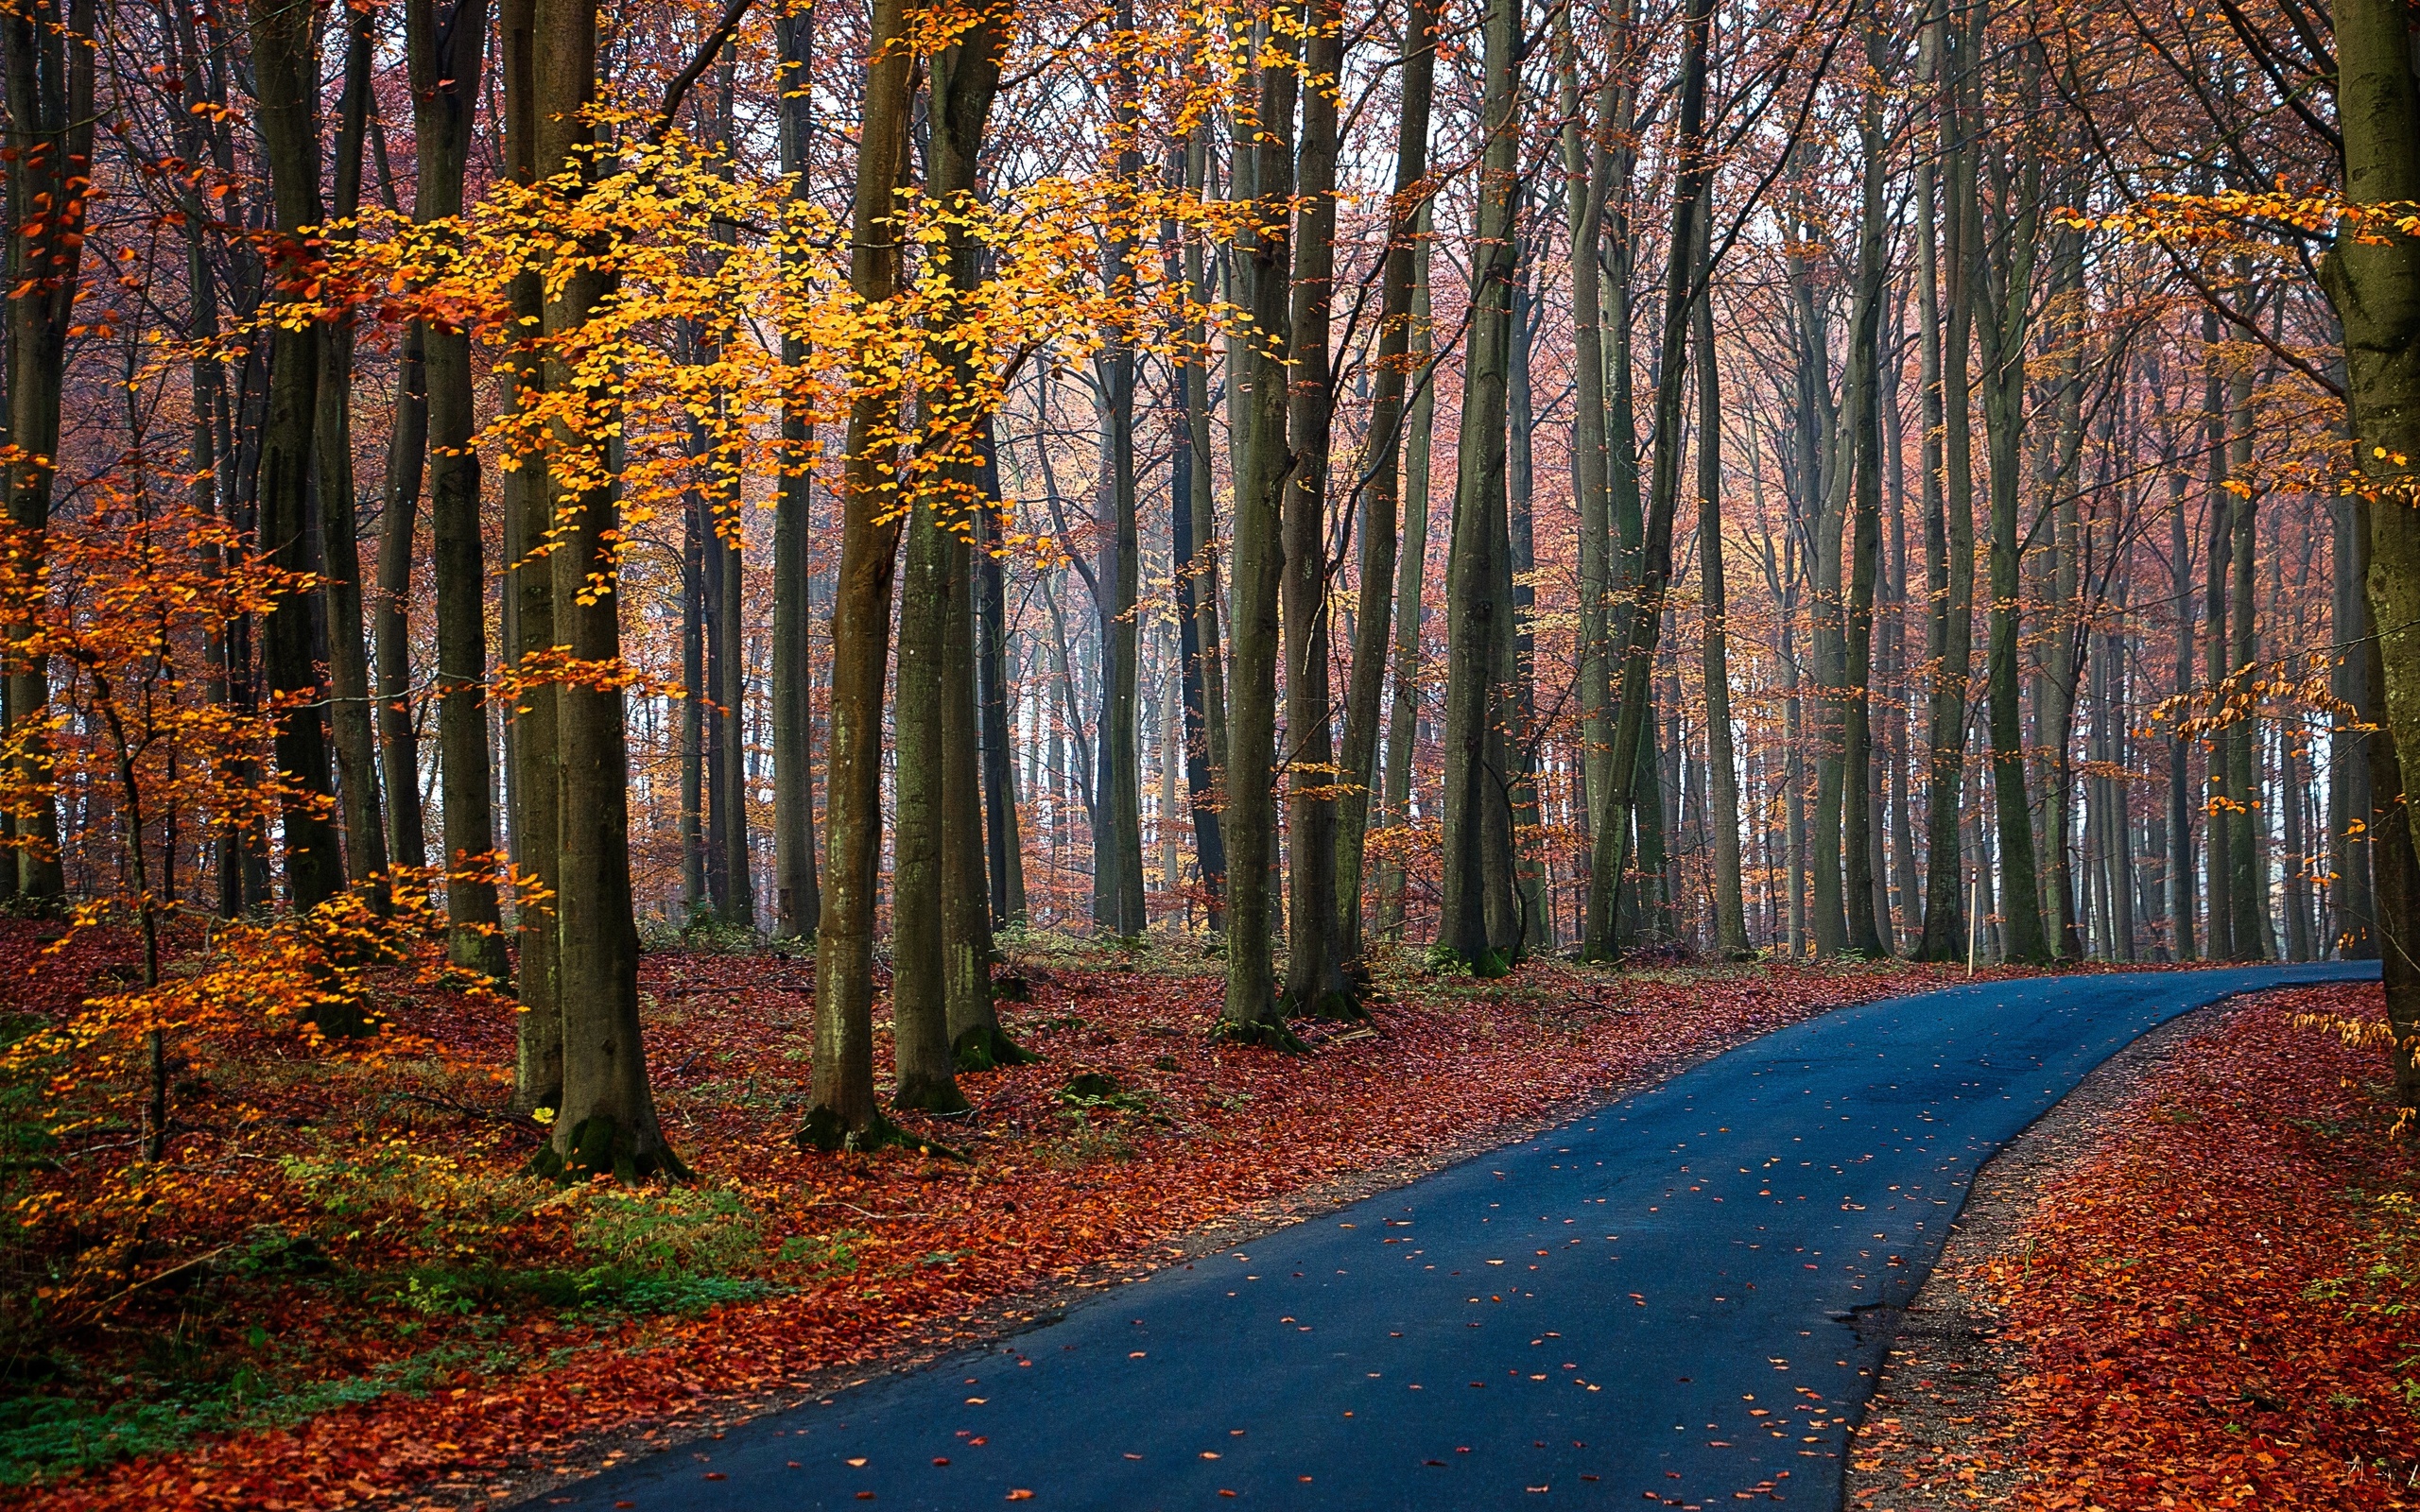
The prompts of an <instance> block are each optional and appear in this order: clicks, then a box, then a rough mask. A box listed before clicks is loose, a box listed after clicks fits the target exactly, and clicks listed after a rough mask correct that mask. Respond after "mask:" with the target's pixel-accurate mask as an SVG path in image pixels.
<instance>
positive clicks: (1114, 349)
mask: <svg viewBox="0 0 2420 1512" xmlns="http://www.w3.org/2000/svg"><path fill="white" fill-rule="evenodd" d="M1116 26H1117V29H1118V30H1119V31H1120V32H1121V33H1124V34H1129V35H1131V34H1132V32H1133V29H1134V7H1133V0H1118V4H1117V9H1116ZM1114 72H1115V84H1114V86H1113V87H1114V91H1115V95H1116V108H1115V113H1116V118H1117V122H1118V135H1119V146H1118V150H1117V164H1116V173H1117V176H1118V178H1119V179H1120V180H1123V181H1125V182H1127V183H1133V182H1135V181H1136V180H1138V179H1139V178H1140V177H1141V174H1142V171H1143V157H1142V152H1141V150H1140V149H1139V147H1138V146H1137V145H1136V141H1135V135H1136V132H1137V131H1138V130H1139V129H1140V123H1139V116H1138V112H1139V111H1140V105H1139V102H1138V100H1137V98H1136V90H1137V88H1138V86H1137V84H1136V81H1135V78H1134V74H1133V68H1132V62H1131V61H1130V60H1129V59H1128V58H1127V57H1126V56H1124V55H1121V57H1120V58H1119V60H1118V62H1117V64H1116V66H1115V70H1114ZM1107 252H1108V256H1107V259H1106V265H1105V266H1104V268H1103V270H1102V272H1103V277H1104V280H1105V281H1106V283H1107V286H1108V288H1109V289H1110V290H1111V291H1112V292H1113V297H1118V296H1121V295H1130V294H1131V291H1132V287H1133V283H1134V255H1135V254H1134V238H1133V235H1132V232H1127V231H1123V230H1121V231H1119V232H1116V233H1115V234H1114V235H1113V236H1112V238H1111V240H1110V244H1109V247H1108V249H1107ZM1104 338H1105V342H1106V344H1105V345H1104V347H1103V348H1102V350H1101V352H1100V355H1099V356H1098V358H1097V359H1096V363H1095V371H1096V375H1097V376H1098V381H1099V385H1100V392H1101V395H1102V398H1103V400H1104V402H1105V408H1104V414H1103V421H1104V424H1103V428H1102V435H1103V440H1104V442H1105V450H1106V455H1104V456H1103V457H1102V458H1101V471H1102V481H1103V482H1104V483H1105V484H1106V485H1107V488H1106V491H1107V493H1108V494H1109V501H1110V516H1111V520H1110V541H1109V553H1108V560H1106V561H1105V562H1103V563H1102V572H1101V578H1102V582H1101V587H1102V588H1104V589H1105V590H1106V591H1107V593H1108V597H1107V598H1106V599H1105V600H1103V601H1101V602H1100V605H1099V608H1100V640H1101V649H1102V653H1103V654H1102V667H1101V671H1102V678H1101V728H1100V739H1099V740H1098V742H1097V743H1096V747H1095V749H1096V753H1097V754H1098V757H1099V760H1100V770H1099V774H1098V775H1099V782H1098V787H1097V788H1096V789H1095V791H1096V794H1097V797H1096V799H1095V809H1096V815H1097V816H1096V819H1095V823H1094V829H1093V923H1094V925H1095V926H1096V927H1097V928H1100V929H1104V930H1107V931H1108V932H1109V933H1111V934H1113V935H1116V936H1122V937H1132V936H1139V935H1141V934H1142V933H1143V932H1144V930H1145V929H1146V927H1147V926H1148V925H1149V923H1150V919H1149V917H1148V913H1147V910H1146V906H1145V902H1144V891H1143V790H1142V782H1143V770H1142V768H1143V762H1142V749H1141V747H1140V745H1139V744H1138V743H1137V741H1136V738H1135V724H1136V715H1137V710H1138V703H1137V696H1136V689H1137V685H1138V682H1139V679H1140V676H1141V659H1140V647H1141V641H1140V630H1141V627H1140V625H1139V624H1138V623H1137V621H1136V615H1135V608H1134V606H1135V602H1136V599H1137V597H1138V596H1139V594H1140V592H1141V584H1142V566H1143V560H1142V557H1143V553H1142V543H1141V537H1140V532H1139V529H1138V527H1137V524H1136V505H1135V481H1134V371H1135V365H1134V347H1133V343H1132V341H1131V340H1130V339H1128V338H1127V337H1126V336H1125V335H1124V334H1123V333H1121V332H1118V331H1115V330H1111V331H1108V332H1106V333H1104Z"/></svg>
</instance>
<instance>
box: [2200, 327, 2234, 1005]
mask: <svg viewBox="0 0 2420 1512" xmlns="http://www.w3.org/2000/svg"><path fill="white" fill-rule="evenodd" d="M2202 347H2203V362H2204V370H2203V380H2202V414H2203V422H2202V423H2203V431H2202V436H2203V445H2204V448H2205V450H2204V464H2203V467H2204V477H2205V480H2206V487H2205V489H2204V499H2205V501H2206V503H2207V506H2208V511H2209V521H2210V523H2209V529H2208V539H2207V541H2205V542H2204V550H2205V551H2206V553H2207V567H2206V571H2205V572H2204V579H2203V619H2204V622H2205V623H2206V624H2207V626H2208V629H2207V635H2208V640H2207V643H2206V645H2205V646H2204V675H2205V676H2206V677H2207V679H2208V682H2209V690H2210V694H2211V696H2213V697H2217V696H2220V693H2219V690H2220V689H2221V688H2222V687H2223V686H2224V685H2225V683H2226V680H2227V674H2228V673H2229V672H2230V671H2231V670H2233V669H2232V668H2231V667H2229V666H2228V664H2227V655H2228V652H2229V650H2230V645H2229V636H2228V634H2227V627H2228V624H2229V621H2230V619H2231V616H2232V614H2233V609H2232V605H2231V601H2230V599H2229V598H2228V594H2227V581H2228V574H2229V573H2230V572H2231V571H2232V570H2233V568H2234V563H2235V546H2234V531H2235V502H2234V500H2233V498H2232V497H2231V496H2230V495H2229V494H2228V493H2227V490H2226V481H2227V444H2226V440H2227V438H2226V410H2225V408H2224V404H2225V398H2224V389H2223V386H2222V384H2221V377H2220V369H2219V318H2218V312H2217V311H2215V310H2207V309H2205V310H2204V311H2203V312H2202ZM2202 744H2203V747H2204V752H2205V755H2204V763H2205V765H2206V766H2207V769H2208V774H2209V793H2210V796H2209V800H2208V801H2207V802H2206V803H2205V804H2204V811H2205V812H2206V813H2207V814H2208V815H2209V819H2208V821H2207V822H2208V833H2209V856H2210V860H2209V877H2208V885H2207V888H2206V891H2207V892H2208V894H2209V929H2208V931H2207V934H2208V936H2209V945H2210V959H2212V960H2214V961H2232V960H2237V959H2239V958H2240V957H2239V956H2238V954H2236V953H2237V948H2238V941H2237V939H2236V937H2235V919H2236V908H2235V901H2234V899H2235V877H2236V868H2235V844H2234V842H2235V826H2233V825H2232V824H2229V823H2228V822H2227V809H2228V806H2229V805H2230V804H2233V803H2236V802H2238V801H2239V799H2238V796H2237V795H2236V794H2234V793H2233V792H2231V791H2230V789H2229V782H2230V780H2231V778H2232V775H2233V774H2232V772H2231V770H2230V768H2231V766H2232V765H2233V764H2232V763H2230V762H2229V761H2228V759H2227V758H2228V754H2229V748H2230V744H2231V741H2230V736H2229V734H2228V732H2227V731H2226V730H2219V731H2217V732H2215V733H2214V734H2213V735H2211V736H2210V737H2208V738H2206V739H2205V740H2204V742H2203V743H2202Z"/></svg>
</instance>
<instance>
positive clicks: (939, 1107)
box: [890, 1076, 975, 1113]
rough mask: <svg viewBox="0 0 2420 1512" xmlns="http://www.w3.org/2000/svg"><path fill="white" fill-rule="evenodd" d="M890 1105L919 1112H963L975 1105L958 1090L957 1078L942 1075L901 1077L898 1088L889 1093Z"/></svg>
mask: <svg viewBox="0 0 2420 1512" xmlns="http://www.w3.org/2000/svg"><path fill="white" fill-rule="evenodd" d="M890 1106H891V1107H893V1108H909V1109H912V1110H914V1111H916V1112H919V1113H963V1112H965V1111H966V1110H967V1109H968V1108H972V1107H974V1106H975V1105H974V1104H972V1103H970V1102H968V1101H967V1100H966V1094H965V1093H964V1092H961V1091H959V1090H958V1082H957V1079H956V1078H954V1077H950V1076H942V1077H936V1078H932V1079H929V1080H928V1079H926V1078H925V1077H921V1076H920V1077H917V1078H915V1079H913V1080H909V1079H908V1078H906V1077H902V1078H901V1079H900V1082H899V1090H898V1091H895V1092H893V1093H892V1094H891V1097H890Z"/></svg>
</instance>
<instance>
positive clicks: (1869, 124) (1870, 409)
mask: <svg viewBox="0 0 2420 1512" xmlns="http://www.w3.org/2000/svg"><path fill="white" fill-rule="evenodd" d="M1888 63H1889V59H1888V57H1887V56H1886V52H1885V43H1884V37H1883V29H1882V21H1881V18H1880V17H1879V16H1878V15H1876V13H1875V12H1874V10H1873V9H1870V8H1869V9H1868V11H1867V19H1866V64H1867V67H1868V68H1869V69H1870V70H1872V74H1871V81H1870V82H1869V84H1868V86H1867V88H1866V90H1865V95H1864V103H1863V105H1862V107H1861V109H1860V112H1859V122H1858V134H1859V136H1860V137H1861V138H1862V140H1863V145H1864V157H1865V171H1864V173H1863V174H1862V175H1861V178H1862V180H1863V194H1864V204H1863V209H1862V212H1861V214H1860V215H1858V289H1857V297H1856V300H1855V301H1854V303H1853V306H1852V309H1853V313H1852V315H1851V318H1850V325H1849V369H1848V373H1847V374H1846V376H1845V378H1844V384H1845V386H1846V387H1848V388H1849V395H1848V400H1849V403H1848V416H1847V428H1848V441H1847V446H1846V449H1845V450H1846V452H1847V455H1848V456H1849V457H1850V458H1852V459H1853V460H1852V462H1851V472H1852V476H1851V491H1852V495H1853V498H1854V514H1853V521H1852V524H1850V541H1851V545H1850V554H1849V562H1850V566H1849V597H1848V605H1847V613H1846V616H1845V623H1844V625H1843V627H1842V630H1843V634H1842V641H1843V646H1842V649H1843V650H1844V651H1845V653H1846V656H1845V661H1846V666H1845V671H1846V674H1847V676H1846V679H1845V680H1844V682H1843V685H1842V687H1841V768H1842V770H1841V816H1842V819H1843V821H1844V824H1843V829H1844V831H1845V833H1844V836H1843V839H1844V844H1845V848H1846V851H1847V862H1848V868H1847V870H1848V875H1847V887H1846V895H1845V897H1844V898H1843V900H1842V901H1843V902H1844V903H1845V904H1846V912H1847V922H1848V945H1849V948H1850V949H1851V950H1854V951H1856V952H1858V954H1862V955H1865V956H1868V957H1880V956H1884V955H1888V954H1890V947H1889V946H1888V945H1886V944H1885V943H1884V941H1883V938H1882V931H1883V926H1884V925H1886V924H1887V923H1888V922H1889V911H1888V909H1887V908H1886V909H1885V910H1883V915H1882V917H1881V918H1880V919H1877V918H1876V909H1875V887H1876V881H1877V880H1878V878H1879V876H1880V871H1881V868H1878V867H1876V865H1875V861H1874V857H1875V852H1876V846H1877V844H1878V842H1879V840H1880V838H1881V836H1880V833H1879V831H1880V828H1881V826H1880V825H1878V824H1876V822H1875V812H1876V802H1875V799H1876V793H1875V789H1874V713H1873V710H1874V600H1875V579H1876V576H1877V575H1878V573H1879V571H1880V567H1881V560H1880V558H1881V554H1882V424H1881V419H1882V417H1881V403H1880V401H1881V372H1880V369H1881V346H1882V285H1883V281H1884V276H1885V274H1886V273H1887V272H1888V271H1889V269H1888V266H1887V262H1888V258H1889V252H1888V250H1887V244H1886V242H1885V240H1884V231H1885V227H1884V224H1883V215H1882V177H1883V173H1884V171H1885V169H1884V165H1883V151H1884V146H1883V134H1882V100H1881V94H1880V91H1881V89H1882V88H1883V81H1884V79H1885V78H1887V77H1888V74H1887V67H1888Z"/></svg>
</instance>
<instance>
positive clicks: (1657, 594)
mask: <svg viewBox="0 0 2420 1512" xmlns="http://www.w3.org/2000/svg"><path fill="white" fill-rule="evenodd" d="M1712 12H1713V7H1712V4H1711V0H1689V4H1688V6H1687V9H1686V10H1685V13H1684V17H1683V33H1682V55H1681V88H1680V117H1679V121H1678V122H1677V130H1678V132H1679V135H1678V139H1677V145H1676V151H1677V153H1678V162H1679V170H1678V173H1677V175H1676V181H1675V184H1674V187H1673V191H1672V229H1671V235H1670V239H1669V241H1668V244H1667V266H1666V272H1665V281H1664V330H1663V342H1662V347H1661V350H1662V352H1663V358H1664V360H1663V363H1662V365H1661V370H1660V371H1659V372H1658V373H1657V375H1656V393H1655V417H1656V419H1655V454H1654V463H1653V473H1652V476H1651V483H1650V487H1649V490H1648V507H1647V521H1646V530H1645V534H1644V540H1643V543H1642V546H1641V551H1640V558H1639V570H1638V577H1637V592H1636V596H1635V598H1634V599H1632V600H1629V601H1627V602H1625V603H1624V605H1623V606H1622V611H1621V618H1622V620H1623V621H1624V624H1623V627H1622V632H1621V633H1620V634H1619V635H1618V636H1616V644H1618V645H1619V646H1620V647H1621V648H1622V651H1621V654H1622V679H1621V684H1620V688H1619V691H1618V693H1617V695H1616V708H1617V709H1618V710H1619V711H1620V713H1619V718H1618V720H1617V722H1616V725H1615V728H1614V752H1613V764H1612V771H1611V773H1610V774H1609V781H1610V782H1611V783H1612V791H1611V793H1610V796H1609V801H1608V802H1607V803H1606V804H1605V806H1604V813H1605V815H1606V816H1607V823H1606V824H1605V826H1604V828H1603V829H1602V830H1600V831H1599V832H1598V834H1597V836H1596V851H1597V853H1596V857H1595V869H1596V870H1599V871H1603V872H1605V873H1607V874H1609V875H1611V876H1614V877H1619V876H1620V875H1621V873H1622V871H1623V869H1624V863H1625V862H1626V860H1627V859H1628V858H1627V856H1626V855H1625V854H1624V851H1625V849H1626V847H1627V844H1628V841H1629V837H1630V826H1629V825H1628V824H1626V823H1624V822H1623V821H1622V816H1624V815H1626V814H1629V813H1630V812H1631V811H1632V808H1633V805H1634V802H1640V803H1641V812H1640V815H1639V819H1638V823H1639V827H1640V829H1641V830H1642V832H1644V831H1645V830H1646V828H1647V825H1648V822H1649V819H1648V813H1647V810H1646V807H1645V805H1644V803H1643V802H1641V799H1640V789H1641V787H1642V785H1645V786H1646V787H1647V788H1648V789H1649V791H1652V790H1653V788H1654V786H1655V777H1654V773H1653V770H1652V764H1653V762H1654V759H1655V758H1654V752H1653V741H1652V739H1651V736H1650V734H1649V726H1648V721H1649V720H1650V719H1651V717H1652V713H1653V710H1652V708H1651V698H1650V696H1649V687H1650V679H1651V676H1652V673H1653V671H1654V664H1655V646H1656V639H1657V636H1658V635H1659V633H1660V632H1661V630H1662V628H1663V620H1664V593H1665V590H1666V588H1667V587H1668V584H1669V583H1670V581H1671V576H1672V515H1673V510H1674V507H1675V503H1676V499H1677V496H1678V494H1679V492H1680V466H1681V463H1680V430H1681V405H1682V396H1683V386H1682V379H1683V376H1684V373H1685V370H1686V368H1687V352H1686V340H1687V335H1688V319H1689V304H1690V301H1691V300H1692V299H1693V298H1698V297H1702V296H1703V292H1704V291H1703V289H1702V288H1699V289H1693V288H1692V287H1691V284H1692V283H1693V282H1694V281H1693V280H1692V279H1691V278H1690V276H1689V268H1690V256H1689V243H1690V240H1691V238H1692V237H1693V236H1695V235H1696V217H1697V209H1698V203H1699V200H1700V198H1701V197H1702V195H1703V193H1704V191H1705V189H1706V187H1707V185H1708V184H1709V183H1710V182H1711V180H1712V177H1713V163H1712V161H1711V160H1710V159H1709V158H1708V157H1707V156H1706V154H1705V152H1704V139H1703V121H1704V115H1705V65H1706V52H1707V45H1708V34H1709V33H1710V32H1711V31H1712V29H1713V13H1712ZM1642 748H1644V749H1645V750H1646V753H1647V755H1646V763H1645V764H1644V765H1646V766H1647V767H1648V770H1647V772H1646V774H1645V779H1644V783H1642V776H1641V766H1642V762H1641V760H1640V755H1641V751H1642ZM1660 827H1661V826H1660V819H1659V823H1658V828H1659V829H1660ZM1649 842H1650V837H1649V836H1648V835H1647V834H1645V833H1642V834H1641V835H1640V844H1639V861H1640V864H1641V884H1640V885H1641V890H1642V892H1644V891H1645V890H1646V888H1647V886H1648V885H1649V882H1650V880H1651V877H1652V875H1653V874H1652V873H1651V872H1650V871H1648V870H1647V868H1649V867H1650V866H1660V863H1661V860H1662V858H1661V856H1660V855H1654V854H1651V853H1650V850H1651V848H1650V843H1649ZM1656 849H1660V846H1659V847H1657V848H1656ZM1642 902H1644V899H1643V898H1642ZM1589 954H1592V955H1595V956H1599V958H1601V957H1602V956H1604V955H1607V954H1613V942H1612V941H1602V942H1600V941H1597V940H1591V941H1590V942H1589Z"/></svg>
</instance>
